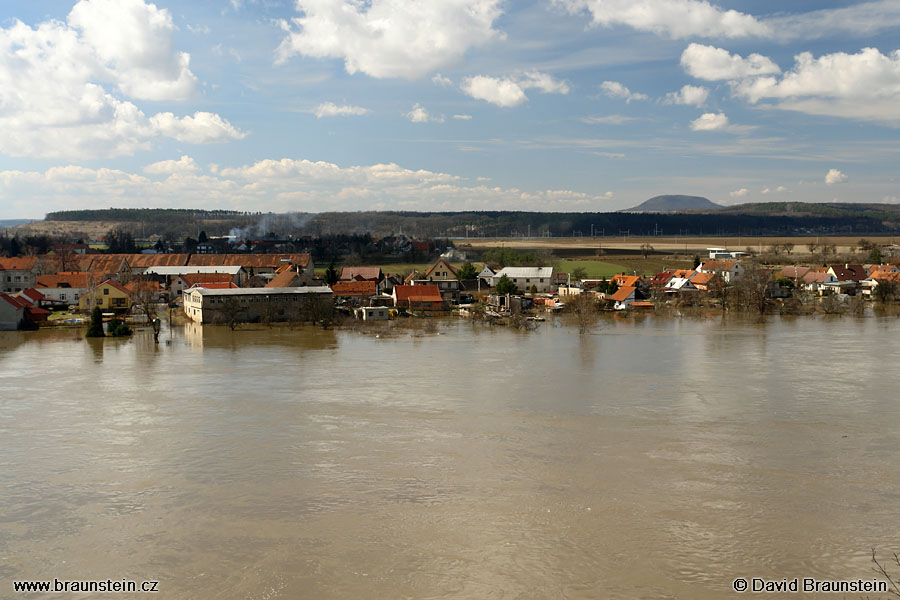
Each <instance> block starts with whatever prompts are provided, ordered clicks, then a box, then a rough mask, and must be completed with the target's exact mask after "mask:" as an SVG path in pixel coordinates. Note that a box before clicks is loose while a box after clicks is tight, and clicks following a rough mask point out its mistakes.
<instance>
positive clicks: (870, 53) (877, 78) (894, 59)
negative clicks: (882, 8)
mask: <svg viewBox="0 0 900 600" xmlns="http://www.w3.org/2000/svg"><path fill="white" fill-rule="evenodd" d="M794 60H795V63H794V67H793V69H791V70H790V71H788V72H787V73H785V74H784V76H783V77H782V78H781V79H780V80H779V79H777V78H775V77H757V78H753V79H744V80H743V81H740V82H738V83H735V84H734V92H735V94H736V95H738V96H741V97H743V98H746V99H747V100H748V101H749V102H750V103H756V102H759V101H760V100H764V99H774V100H780V102H778V103H777V104H775V106H777V107H778V108H783V109H787V110H796V111H800V112H805V113H809V114H815V115H828V116H836V117H844V118H851V119H858V120H868V121H883V122H887V123H890V124H894V125H900V50H895V51H894V52H892V53H891V54H890V55H884V54H882V53H881V52H880V51H879V50H877V49H876V48H864V49H862V50H861V51H860V52H859V53H857V54H846V53H844V52H835V53H833V54H826V55H823V56H820V57H819V58H815V57H813V55H812V53H810V52H803V53H801V54H798V55H797V56H795V57H794Z"/></svg>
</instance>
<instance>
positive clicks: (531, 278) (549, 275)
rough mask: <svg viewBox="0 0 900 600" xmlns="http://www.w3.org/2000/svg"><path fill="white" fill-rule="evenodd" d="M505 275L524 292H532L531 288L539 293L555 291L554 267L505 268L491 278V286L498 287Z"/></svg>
mask: <svg viewBox="0 0 900 600" xmlns="http://www.w3.org/2000/svg"><path fill="white" fill-rule="evenodd" d="M504 275H506V276H507V277H508V278H509V279H510V280H511V281H512V282H513V283H514V284H516V287H517V288H519V290H520V291H523V292H527V291H529V290H531V286H534V287H535V288H537V291H538V292H553V291H555V288H554V284H553V267H503V268H502V269H500V270H499V271H497V272H496V273H494V275H493V277H491V286H492V287H493V286H496V285H497V282H498V281H500V278H501V277H503V276H504Z"/></svg>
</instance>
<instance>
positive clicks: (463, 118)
mask: <svg viewBox="0 0 900 600" xmlns="http://www.w3.org/2000/svg"><path fill="white" fill-rule="evenodd" d="M453 118H454V119H457V120H459V121H471V120H472V115H453Z"/></svg>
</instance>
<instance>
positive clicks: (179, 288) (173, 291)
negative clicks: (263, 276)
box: [145, 267, 242, 298]
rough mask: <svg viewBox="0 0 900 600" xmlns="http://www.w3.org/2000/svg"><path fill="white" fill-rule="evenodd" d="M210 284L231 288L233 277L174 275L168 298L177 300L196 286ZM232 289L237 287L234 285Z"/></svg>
mask: <svg viewBox="0 0 900 600" xmlns="http://www.w3.org/2000/svg"><path fill="white" fill-rule="evenodd" d="M237 269H241V267H237ZM241 270H242V269H241ZM145 274H147V275H150V274H151V273H150V271H149V270H148V271H146V272H145ZM154 275H155V273H154ZM212 283H215V284H224V285H225V287H231V286H232V285H234V276H232V275H231V274H230V273H184V274H183V275H176V276H175V278H174V280H173V281H172V283H171V284H169V297H170V298H178V297H179V296H181V292H183V291H184V290H187V289H190V288H192V287H194V286H197V285H202V286H204V287H205V286H207V285H209V284H212ZM229 284H230V285H229ZM234 287H238V286H236V285H234Z"/></svg>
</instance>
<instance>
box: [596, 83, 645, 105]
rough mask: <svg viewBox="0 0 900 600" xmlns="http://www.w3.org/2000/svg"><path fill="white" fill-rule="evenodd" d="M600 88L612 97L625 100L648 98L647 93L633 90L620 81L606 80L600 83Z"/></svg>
mask: <svg viewBox="0 0 900 600" xmlns="http://www.w3.org/2000/svg"><path fill="white" fill-rule="evenodd" d="M600 89H601V90H603V93H604V94H606V95H607V96H609V97H610V98H624V99H625V102H626V103H628V102H631V101H632V100H646V99H647V94H639V93H635V92H632V91H631V90H629V89H628V88H627V87H625V86H624V85H622V84H621V83H619V82H618V81H604V82H603V83H601V84H600Z"/></svg>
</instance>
